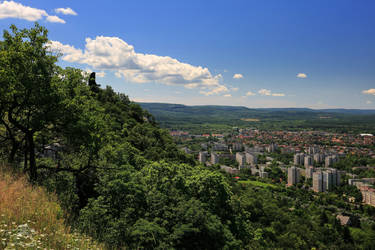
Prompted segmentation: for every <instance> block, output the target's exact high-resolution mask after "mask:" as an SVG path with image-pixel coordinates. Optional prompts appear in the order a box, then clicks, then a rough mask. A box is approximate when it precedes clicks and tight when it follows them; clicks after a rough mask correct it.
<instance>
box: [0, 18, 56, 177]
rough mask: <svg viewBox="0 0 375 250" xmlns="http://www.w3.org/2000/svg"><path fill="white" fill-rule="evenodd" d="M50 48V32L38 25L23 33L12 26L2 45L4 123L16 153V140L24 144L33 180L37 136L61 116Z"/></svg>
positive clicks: (0, 86) (0, 104)
mask: <svg viewBox="0 0 375 250" xmlns="http://www.w3.org/2000/svg"><path fill="white" fill-rule="evenodd" d="M47 44H48V38H47V30H46V29H45V28H43V27H41V26H39V25H38V24H35V26H34V27H33V28H31V29H22V30H18V29H17V28H16V27H15V26H11V31H10V32H9V31H4V34H3V41H1V43H0V107H1V123H2V124H3V125H4V126H5V127H6V128H7V132H8V136H9V138H10V139H11V141H12V142H13V148H14V149H17V147H19V143H18V142H17V137H21V138H22V139H23V140H24V144H23V152H24V162H25V170H27V171H28V172H29V174H30V178H31V179H32V180H35V179H36V177H37V168H36V153H35V152H36V145H35V136H36V134H37V133H38V132H40V131H43V130H45V129H48V128H49V127H50V126H51V125H52V124H53V122H54V121H55V120H56V119H57V118H58V116H59V112H58V111H59V104H60V101H59V95H58V92H57V88H56V87H55V86H56V84H57V83H58V82H59V80H60V78H59V76H58V74H57V66H56V65H55V63H56V60H57V57H56V56H55V55H53V54H52V52H50V51H49V49H48V46H46V45H47ZM18 141H19V140H18Z"/></svg>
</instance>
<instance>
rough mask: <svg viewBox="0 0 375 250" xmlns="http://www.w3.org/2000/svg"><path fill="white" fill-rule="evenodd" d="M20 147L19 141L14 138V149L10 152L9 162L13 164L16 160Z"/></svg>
mask: <svg viewBox="0 0 375 250" xmlns="http://www.w3.org/2000/svg"><path fill="white" fill-rule="evenodd" d="M18 147H19V145H18V142H16V140H15V139H12V149H11V151H10V154H9V163H11V164H13V163H14V162H15V159H16V153H17V151H18Z"/></svg>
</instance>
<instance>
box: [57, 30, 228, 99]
mask: <svg viewBox="0 0 375 250" xmlns="http://www.w3.org/2000/svg"><path fill="white" fill-rule="evenodd" d="M50 47H51V49H52V50H53V51H56V52H61V53H63V54H64V55H63V57H62V59H63V60H65V61H68V62H73V63H79V64H86V65H88V66H90V67H93V68H94V69H95V70H112V71H114V72H115V75H116V77H119V78H124V79H126V80H127V81H130V82H134V83H146V82H158V83H162V84H166V85H183V86H184V87H186V88H189V89H193V88H198V89H200V93H201V94H204V95H207V96H208V95H214V94H221V93H225V92H228V91H229V90H228V88H227V87H226V86H225V85H223V84H221V83H220V82H221V79H222V76H221V75H220V74H218V75H212V74H211V72H210V71H209V70H208V69H207V68H203V67H201V66H193V65H191V64H188V63H182V62H180V61H178V60H177V59H174V58H171V57H169V56H158V55H152V54H142V53H137V52H135V50H134V47H133V46H132V45H129V44H127V43H126V42H125V41H123V40H121V39H120V38H118V37H104V36H98V37H96V38H95V39H91V38H86V44H85V49H84V50H81V49H77V48H74V47H73V46H71V45H64V44H62V43H60V42H57V41H52V42H51V45H50Z"/></svg>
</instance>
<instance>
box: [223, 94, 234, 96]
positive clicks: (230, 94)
mask: <svg viewBox="0 0 375 250" xmlns="http://www.w3.org/2000/svg"><path fill="white" fill-rule="evenodd" d="M223 96H224V97H232V95H231V94H226V95H223Z"/></svg>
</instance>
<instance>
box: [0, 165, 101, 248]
mask: <svg viewBox="0 0 375 250" xmlns="http://www.w3.org/2000/svg"><path fill="white" fill-rule="evenodd" d="M0 216H1V217H0V222H1V223H0V240H1V242H0V249H36V248H42V249H43V248H48V249H75V248H79V249H103V247H102V246H101V245H99V244H97V243H95V242H94V241H92V239H91V238H88V237H85V236H82V235H80V234H77V233H72V231H71V230H70V228H69V227H67V226H66V225H65V223H64V219H63V210H62V209H61V207H60V205H59V204H58V202H57V198H56V196H55V195H52V194H48V193H47V192H46V191H45V190H44V189H43V188H41V187H32V186H31V185H30V184H29V183H28V181H27V179H26V178H25V176H23V175H21V174H15V173H11V172H10V171H9V168H6V167H4V166H0Z"/></svg>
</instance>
